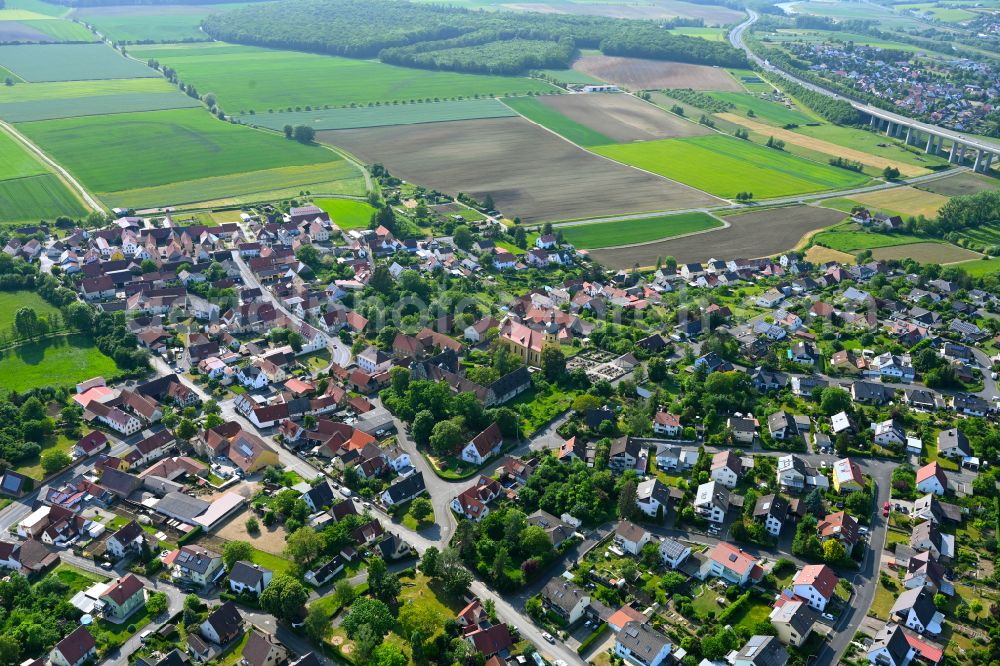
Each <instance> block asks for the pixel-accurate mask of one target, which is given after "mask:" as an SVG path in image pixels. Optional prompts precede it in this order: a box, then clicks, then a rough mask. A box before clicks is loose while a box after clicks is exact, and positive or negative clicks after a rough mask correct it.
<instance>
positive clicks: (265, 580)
mask: <svg viewBox="0 0 1000 666" xmlns="http://www.w3.org/2000/svg"><path fill="white" fill-rule="evenodd" d="M273 576H274V574H273V573H272V572H271V570H270V569H265V568H264V567H262V566H260V565H259V564H254V563H253V562H247V561H245V560H238V561H237V562H235V563H233V568H232V569H231V570H230V571H229V589H230V590H232V591H233V592H236V593H237V594H240V593H243V592H253V594H254V595H255V596H258V597H259V596H260V593H261V592H263V591H264V588H266V587H267V586H268V585H270V584H271V578H272V577H273Z"/></svg>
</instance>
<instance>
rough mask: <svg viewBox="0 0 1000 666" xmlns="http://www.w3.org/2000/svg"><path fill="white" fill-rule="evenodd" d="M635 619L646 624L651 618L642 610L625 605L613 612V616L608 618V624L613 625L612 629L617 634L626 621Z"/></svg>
mask: <svg viewBox="0 0 1000 666" xmlns="http://www.w3.org/2000/svg"><path fill="white" fill-rule="evenodd" d="M633 621H634V622H641V623H643V624H645V623H647V622H649V618H648V617H646V615H645V614H644V613H642V612H641V611H638V610H636V609H634V608H632V607H631V606H629V605H625V606H622V607H621V608H620V609H619V610H617V611H615V612H614V613H612V614H611V617H609V618H608V626H609V627H611V631H613V632H615V633H616V634H617V633H618V632H619V631H621V630H622V627H624V626H625V624H626V623H628V622H633Z"/></svg>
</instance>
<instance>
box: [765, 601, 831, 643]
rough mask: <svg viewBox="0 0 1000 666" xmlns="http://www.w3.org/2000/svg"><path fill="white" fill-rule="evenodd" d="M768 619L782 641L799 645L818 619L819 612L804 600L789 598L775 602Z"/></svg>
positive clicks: (807, 636)
mask: <svg viewBox="0 0 1000 666" xmlns="http://www.w3.org/2000/svg"><path fill="white" fill-rule="evenodd" d="M769 619H770V620H771V625H772V626H773V627H774V629H775V631H776V632H777V636H778V639H780V640H781V642H782V643H785V644H786V645H794V646H795V647H801V646H802V644H803V643H804V642H805V641H806V639H807V638H809V634H810V633H811V632H812V628H813V625H815V624H816V622H817V621H818V620H819V614H818V613H817V612H816V611H814V610H813V609H812V608H811V607H810V606H809V604H807V603H806V602H804V601H801V600H799V599H789V600H785V601H783V602H782V603H780V604H775V607H774V610H772V611H771V615H770V616H769Z"/></svg>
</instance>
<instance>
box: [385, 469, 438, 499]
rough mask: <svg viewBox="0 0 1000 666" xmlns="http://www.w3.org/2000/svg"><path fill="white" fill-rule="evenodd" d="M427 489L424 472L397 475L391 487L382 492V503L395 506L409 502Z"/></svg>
mask: <svg viewBox="0 0 1000 666" xmlns="http://www.w3.org/2000/svg"><path fill="white" fill-rule="evenodd" d="M426 491H427V486H426V485H424V473H423V472H417V473H415V474H410V475H409V476H406V477H396V479H394V480H393V482H392V483H391V484H389V487H388V488H386V489H385V490H384V491H383V492H382V503H383V504H385V505H386V506H395V505H397V504H403V503H404V502H408V501H410V500H411V499H413V498H414V497H417V496H419V495H421V494H423V493H424V492H426Z"/></svg>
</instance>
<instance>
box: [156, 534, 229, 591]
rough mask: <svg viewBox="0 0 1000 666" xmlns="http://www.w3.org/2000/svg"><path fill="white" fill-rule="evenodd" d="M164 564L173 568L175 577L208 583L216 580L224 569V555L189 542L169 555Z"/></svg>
mask: <svg viewBox="0 0 1000 666" xmlns="http://www.w3.org/2000/svg"><path fill="white" fill-rule="evenodd" d="M164 564H168V565H170V566H171V567H172V568H173V570H172V574H173V577H174V579H176V580H183V581H186V582H189V583H193V584H196V585H206V584H207V583H209V582H211V581H213V580H215V578H216V575H217V574H218V573H219V572H220V570H221V569H222V556H221V555H219V554H218V553H216V552H214V551H211V550H208V549H207V548H204V547H202V546H197V545H192V544H188V545H185V546H181V547H180V548H179V549H178V550H176V551H174V553H171V554H170V555H168V556H167V560H166V561H165V562H164Z"/></svg>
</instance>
